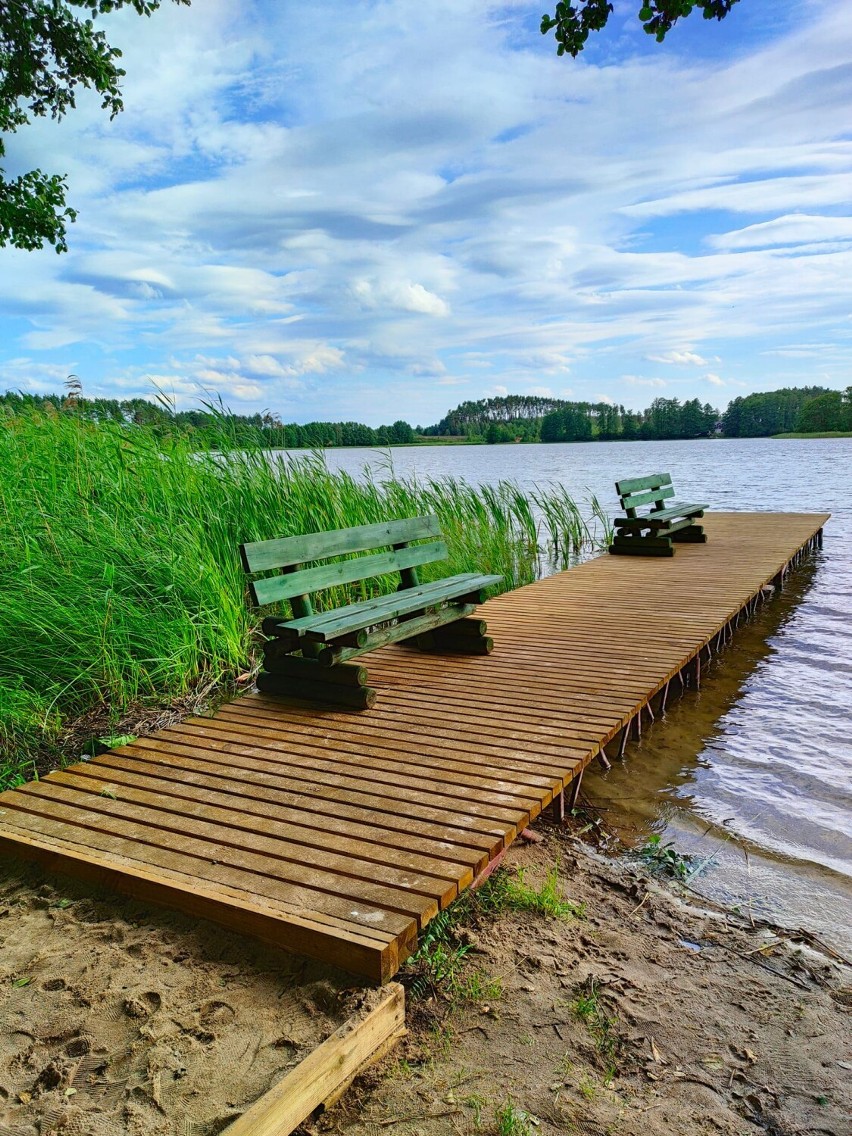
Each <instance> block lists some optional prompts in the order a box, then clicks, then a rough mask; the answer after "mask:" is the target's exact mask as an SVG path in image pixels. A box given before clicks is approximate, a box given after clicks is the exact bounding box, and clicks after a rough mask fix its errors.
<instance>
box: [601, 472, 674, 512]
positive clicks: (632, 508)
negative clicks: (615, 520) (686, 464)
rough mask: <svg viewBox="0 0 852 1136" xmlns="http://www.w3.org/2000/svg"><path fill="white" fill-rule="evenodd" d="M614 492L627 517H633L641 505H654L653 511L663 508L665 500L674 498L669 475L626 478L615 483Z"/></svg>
mask: <svg viewBox="0 0 852 1136" xmlns="http://www.w3.org/2000/svg"><path fill="white" fill-rule="evenodd" d="M615 491H616V493H617V494H618V496H619V497H620V498H621V507H622V509H624V511H625V513H626V514H627V516H628V517H635V516H636V510H637V509H638V508H639V507H640V506H641V505H649V504H650V503H651V502H653V503H654V508H655V509H662V508H664V503H665V501H666V499H667V498H669V497H674V495H675V494H674V489H672V479H671V474H668V473H652V474H649V476H648V477H628V478H626V479H625V480H624V481H616V483H615Z"/></svg>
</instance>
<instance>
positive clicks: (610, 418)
mask: <svg viewBox="0 0 852 1136" xmlns="http://www.w3.org/2000/svg"><path fill="white" fill-rule="evenodd" d="M718 423H719V411H718V410H716V409H714V408H713V407H712V406H710V405H709V403H707V404H705V405H703V406H702V404H701V403H700V402H699V400H698V399H697V398H694V399H690V400H689V401H687V402H684V403H681V402H680V400H679V399H676V398H657V399H654V401H653V403H652V404H651V405H650V406H649V407H648V409H647V410H641V411H635V410H627V409H626V408H625V407H623V406H615V405H613V404H612V403H609V402H569V401H567V400H566V399H558V398H539V397H532V396H525V395H508V396H505V397H501V398H488V399H480V400H479V401H478V402H463V403H462V404H461V405H460V406H457V407H456V408H455V410H451V411H450V412H449V414H447V415H446V416H445V417H444V418H442V419H441V421H440V422H438V423H437V425H435V426H430V427H428V428H427V429H426V430H425V431H424V433H425V434H427V435H432V436H438V437H441V436H445V435H454V436H457V437H458V436H462V437H468V438H476V439H484V440H485V441H486V442H491V443H495V442H592V441H599V442H606V441H617V440H623V441H634V440H640V439H646V440H647V439H651V438H702V437H707V436H709V435H710V434H713V433H714V432H715V430H716V429H717V426H718Z"/></svg>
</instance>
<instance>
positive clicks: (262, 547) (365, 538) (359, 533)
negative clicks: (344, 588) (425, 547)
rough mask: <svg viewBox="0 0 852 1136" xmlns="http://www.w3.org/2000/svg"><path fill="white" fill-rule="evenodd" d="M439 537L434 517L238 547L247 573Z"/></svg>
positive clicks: (356, 527)
mask: <svg viewBox="0 0 852 1136" xmlns="http://www.w3.org/2000/svg"><path fill="white" fill-rule="evenodd" d="M440 535H441V527H440V524H439V522H438V518H437V517H434V516H428V517H407V518H404V519H402V520H396V521H380V522H379V523H378V524H375V525H355V526H354V527H352V528H348V529H335V530H333V531H331V532H318V533H304V534H302V535H300V536H285V537H280V538H279V539H277V540H260V541H249V542H247V543H246V544H242V545H240V556H241V558H242V562H243V567H244V568H245V570H246V571H247V572H264V571H266V570H267V569H270V568H286V567H288V566H289V565H291V564H308V563H310V562H311V561H312V560H325V559H327V558H328V557H331V556H345V555H346V554H347V553H354V552H366V551H368V550H369V549H373V548H385V547H389V546H390V545H393V544H404V543H406V542H408V541H413V540H427V539H428V538H430V537H439V536H440Z"/></svg>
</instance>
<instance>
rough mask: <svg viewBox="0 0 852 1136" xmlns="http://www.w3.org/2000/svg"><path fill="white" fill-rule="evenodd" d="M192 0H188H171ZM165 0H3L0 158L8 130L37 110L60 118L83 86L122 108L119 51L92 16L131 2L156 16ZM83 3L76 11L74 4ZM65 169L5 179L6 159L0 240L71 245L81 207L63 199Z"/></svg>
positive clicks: (60, 247) (112, 108)
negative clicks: (71, 231)
mask: <svg viewBox="0 0 852 1136" xmlns="http://www.w3.org/2000/svg"><path fill="white" fill-rule="evenodd" d="M173 2H174V3H175V4H187V5H188V4H189V3H190V0H173ZM160 3H161V0H0V159H2V158H3V156H4V155H5V153H6V149H5V146H4V144H3V138H2V135H3V134H13V133H14V132H15V131H16V130H17V129H18V128H19V127H21V126H25V125H26V124H27V123H28V122H29V121H30V119H31V117H32V116H36V117H47V116H50V117H51V118H62V117H63V115H65V114H66V113H67V112H68V110H70V109H71V108H73V107H74V106H75V98H76V93H77V89H78V88H79V87H89V88H92V89H94V90H96V91H97V92H98V94H99V95H101V99H102V101H101V106H102V107H103V108H104V110H108V111H109V113H110V118H114V117H115V115H117V114H118V112H119V111H120V110H121V109H122V107H123V103H122V100H121V90H120V86H119V84H120V82H121V79H122V77H123V76H124V74H125V72H124V70H123V69H122V68H121V67H119V65H118V60H119V59H120V58H121V52H120V51H119V50H118V48H115V47H111V46H110V44H109V43H107V41H106V36H105V35H104V33H103V32H102V31H96V30H95V26H94V20H95V19H96V18H97V17H98V16H104V15H107V14H109V13H110V12H115V11H117V10H118V9H119V8H125V7H131V8H133V9H134V10H135V11H136V12H137V13H138V14H139V15H140V16H150V15H151V13H152V12H154V11H156V10H157V8H159V7H160ZM75 9H77V11H75ZM66 189H67V186H66V182H65V177H64V175H62V174H46V173H43V172H42V171H41V170H30V171H29V172H27V173H24V174H21V175H20V176H18V177H16V178H11V179H7V178H6V177H5V174H4V170H3V168H2V167H0V247H3V246H5V245H12V246H14V247H15V248H20V249H37V248H42V247H43V246H44V245H46V244H47V245H52V246H53V247H54V248H55V249H56V251H57V252H65V251H67V248H68V245H67V243H66V239H65V233H66V227H67V225H68V224H69V223H70V222H72V221H74V220H75V218H76V216H77V214H76V212H75V210H73V209H72V208H70V206H68V205H67V204H66V201H65V193H66Z"/></svg>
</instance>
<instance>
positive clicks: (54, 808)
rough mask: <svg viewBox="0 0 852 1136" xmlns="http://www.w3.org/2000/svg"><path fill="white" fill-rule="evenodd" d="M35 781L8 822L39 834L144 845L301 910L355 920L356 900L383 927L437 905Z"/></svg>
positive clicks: (96, 844) (150, 852) (96, 843)
mask: <svg viewBox="0 0 852 1136" xmlns="http://www.w3.org/2000/svg"><path fill="white" fill-rule="evenodd" d="M43 785H44V783H43V782H36V783H35V784H34V785H25V786H21V787H20V789H19V792H18V796H17V798H16V799H15V801H14V803H13V804H12V810H13V811H14V813H15V816H14V822H15V824H16V825H17V826H18V827H19V828H24V829H30V830H32V831H33V832H37V833H42V834H47V835H49V834H50V833H51V832H63V833H65V835H66V836H68V837H69V838H71V839H75V838H76V839H79V833H78V832H77V831H76V830H79V829H85V830H86V836H85V840H86V842H87V843H91V845H92V847H93V848H100V849H101V850H104V849H108V848H109V847H111V846H116V845H117V843H119V842H124V843H126V846H127V847H128V848H133V849H134V850H135V853H136V856H135V858H139V853H140V852H141V850H142V847H143V846H144V849H145V855H147V856H150V857H151V858H152V860H153V861H154V862H155V863H158V864H162V865H165V866H167V867H168V866H172V865H174V866H176V868H177V870H180V871H183V872H184V873H185V874H193V873H194V874H196V875H198V876H200V877H202V878H204V879H209V880H214V881H216V880H220V879H221V880H224V881H226V882H227V881H231V882H232V883H233V885H234V886H239V887H242V888H243V889H244V890H246V891H248V892H249V893H251V892H252V890H255V891H256V893H257V894H258V895H265V896H268V897H269V898H271V899H282V900H284V901H285V902H287V903H289V904H291V905H293V906H298V903H299V902H300V901H301V902H305V897H308V898H307V902H306V903H305V906H306V907H307V909H308V910H313V909H314V908H316V909H317V910H320V911H326V912H327V913H328V914H339V915H340V916H341V917H344V918H347V917H349V916H348V915H347V914H346V913H351V915H352V916H353V919H352V921H353V922H358V921H359V920H358V919H355V918H354V914H355V910H354V908H352V906H351V905H353V904H357V903H358V901H359V900H362V901H366V902H367V903H368V904H369V905H370V906H371V907H372V908H373V909H375V910H377V911H382V912H384V913H386V918H385V920H384V924H385V925H390V924H391V922H396V920H392V919H391V917H392V916H396V917H398V919H399V920H400V921H401V923H400V924H398V925H402V926H407V925H408V922H409V920H411V919H416V918H421V919H422V920H423V923H424V924H425V923H426V922H428V920H429V919H431V918H432V916H433V915H435V914H436V913H437V911H438V906H439V905H438V902H437V900H435V899H433V898H427V897H425V896H424V897H423V902H422V903H421V901H420V899H419V898H414V897H413V896H412V895H410V894H408V892H407V890H406V889H405V888H401V887H396V886H383V885H380V884H372V883H369V882H366V881H364V882H362V881H360V880H357V881H355V880H352V879H351V878H350V877H348V876H345V875H340V874H338V873H335V872H334V871H333V870H329V869H328V868H325V869H323V868H315V867H312V866H308V865H305V864H299V865H295V864H290V863H288V862H286V861H281V860H276V861H272V862H270V861H269V860H267V858H266V857H265V856H264V855H263V853H256V852H254V851H241V850H239V849H237V848H236V847H234V845H232V844H227V843H225V842H224V841H222V840H215V839H211V838H210V837H209V836H206V837H205V836H202V837H200V838H198V837H195V836H190V835H186V834H185V833H179V832H175V831H174V830H173V829H172V830H169V829H167V828H166V827H165V825H163V826H158V827H157V828H151V827H149V826H148V824H147V823H140V822H137V821H134V820H130V819H128V818H127V817H126V816H125V815H124V810H120V809H114V808H111V807H110V806H111V805H112V804H113V802H111V801H110V800H109V799H108V798H99V806H98V807H97V808H95V807H94V806H93V805H90V804H88V802H87V803H86V805H85V806H84V807H81V806H79V805H78V806H77V807H75V805H74V803H73V802H68V801H65V800H63V799H62V796H61V789H60V788H59V787H58V786H50V787H49V788H48V790H47V792H46V793H45V792H43V791H39V786H43ZM424 914H425V918H423V917H424Z"/></svg>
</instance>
